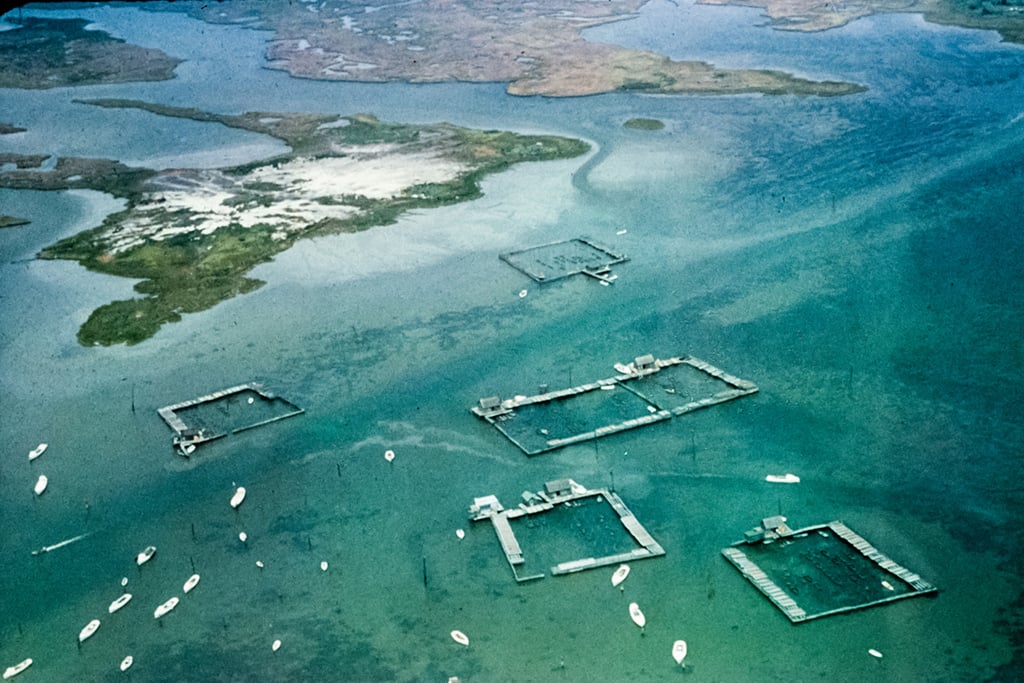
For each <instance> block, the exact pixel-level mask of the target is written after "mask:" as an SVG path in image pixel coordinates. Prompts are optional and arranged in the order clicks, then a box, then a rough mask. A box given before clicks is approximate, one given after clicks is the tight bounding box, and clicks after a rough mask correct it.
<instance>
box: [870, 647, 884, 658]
mask: <svg viewBox="0 0 1024 683" xmlns="http://www.w3.org/2000/svg"><path fill="white" fill-rule="evenodd" d="M868 654H869V655H871V656H872V657H877V658H878V659H881V658H882V656H883V655H882V653H881V652H879V651H878V650H876V649H875V648H871V649H870V650H868Z"/></svg>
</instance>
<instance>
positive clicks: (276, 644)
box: [270, 640, 281, 652]
mask: <svg viewBox="0 0 1024 683" xmlns="http://www.w3.org/2000/svg"><path fill="white" fill-rule="evenodd" d="M270 649H271V650H272V651H273V652H277V651H278V650H280V649H281V641H280V640H275V641H274V642H273V643H272V644H271V645H270Z"/></svg>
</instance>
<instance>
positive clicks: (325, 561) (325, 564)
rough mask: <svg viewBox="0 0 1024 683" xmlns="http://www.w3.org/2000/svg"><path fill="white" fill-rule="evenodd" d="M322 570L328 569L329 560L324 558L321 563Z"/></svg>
mask: <svg viewBox="0 0 1024 683" xmlns="http://www.w3.org/2000/svg"><path fill="white" fill-rule="evenodd" d="M320 571H322V572H325V571H327V560H324V561H323V562H321V563H320Z"/></svg>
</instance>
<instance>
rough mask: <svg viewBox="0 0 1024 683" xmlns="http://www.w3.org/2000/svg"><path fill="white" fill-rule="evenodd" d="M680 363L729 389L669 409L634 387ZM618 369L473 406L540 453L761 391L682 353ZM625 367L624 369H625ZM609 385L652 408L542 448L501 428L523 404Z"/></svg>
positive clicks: (529, 450)
mask: <svg viewBox="0 0 1024 683" xmlns="http://www.w3.org/2000/svg"><path fill="white" fill-rule="evenodd" d="M638 360H639V359H638ZM677 365H688V366H690V367H692V368H694V369H696V370H698V371H700V372H703V373H704V374H706V375H708V376H709V377H712V378H714V379H717V380H719V381H721V382H724V383H725V384H726V385H727V386H728V387H729V388H728V389H726V390H723V391H719V392H717V393H715V394H714V395H712V396H708V397H706V398H702V399H700V400H697V401H691V402H689V403H686V404H684V405H682V406H677V407H675V408H671V409H666V408H664V407H662V406H661V405H659V404H658V402H657V401H654V400H652V399H651V398H649V397H648V396H646V395H644V394H643V393H641V392H640V391H639V390H637V389H635V388H634V387H633V386H631V383H633V382H635V381H636V380H639V379H641V378H644V377H649V376H651V375H654V374H656V373H657V372H659V371H661V370H662V369H664V368H669V367H673V366H677ZM615 367H616V370H620V372H619V374H617V375H615V376H613V377H608V378H605V379H599V380H597V381H595V382H588V383H586V384H579V385H577V386H573V387H569V388H567V389H559V390H556V391H546V392H543V393H540V394H534V395H532V396H517V397H515V398H511V399H505V400H500V399H498V398H497V397H491V398H487V399H481V400H480V401H479V402H478V405H475V406H473V407H471V408H470V412H472V413H473V414H474V415H476V416H477V417H479V418H481V419H482V420H485V421H486V422H488V423H489V424H491V425H492V426H493V427H494V428H495V429H497V430H498V431H499V432H501V433H502V435H503V436H504V437H505V438H506V439H508V440H509V441H511V442H512V443H513V444H514V445H515V446H516V447H517V448H519V450H521V451H523V452H524V453H526V454H527V455H538V454H540V453H546V452H548V451H552V450H555V449H558V448H564V447H565V446H570V445H572V444H577V443H581V442H583V441H591V440H594V439H599V438H601V437H604V436H609V435H611V434H616V433H618V432H622V431H626V430H629V429H636V428H638V427H645V426H647V425H650V424H653V423H655V422H661V421H663V420H669V419H672V418H673V417H677V416H680V415H684V414H686V413H691V412H693V411H695V410H701V409H703V408H708V407H710V406H714V405H718V404H720V403H725V402H726V401H732V400H735V399H737V398H741V397H743V396H749V395H751V394H755V393H757V391H758V388H757V385H756V384H754V383H753V382H750V381H747V380H745V379H741V378H739V377H736V376H734V375H731V374H729V373H727V372H725V371H724V370H722V369H721V368H718V367H715V366H714V365H711V364H710V363H708V362H707V361H703V360H701V359H699V358H694V357H692V356H679V357H674V358H668V359H657V360H653V362H650V363H649V364H648V365H645V366H644V367H639V368H638V367H636V365H635V364H630V365H629V366H624V365H621V364H618V363H617V364H616V366H615ZM623 370H625V372H622V371H623ZM606 387H620V388H622V389H625V390H626V391H629V392H630V393H632V394H633V395H635V396H637V397H638V398H640V399H641V400H642V401H643V402H644V403H646V404H647V407H648V410H649V411H650V412H649V413H648V414H646V415H640V416H638V417H634V418H630V419H626V420H623V421H621V422H616V423H613V424H609V425H604V426H601V427H598V428H596V429H592V430H588V431H586V432H581V433H579V434H573V435H572V436H566V437H561V438H554V439H548V440H547V441H546V442H545V443H544V446H543V447H540V448H530V447H527V446H526V445H525V444H523V443H522V442H521V441H519V440H518V439H516V438H515V437H514V436H513V435H512V434H511V433H509V431H508V430H506V429H505V428H503V427H502V425H501V421H502V420H505V419H508V418H509V417H513V416H514V415H515V411H516V410H517V409H519V408H522V407H524V406H531V405H537V404H543V403H551V402H554V401H564V400H569V399H571V398H573V397H575V396H579V395H581V394H587V393H590V392H594V391H599V390H601V389H604V388H606Z"/></svg>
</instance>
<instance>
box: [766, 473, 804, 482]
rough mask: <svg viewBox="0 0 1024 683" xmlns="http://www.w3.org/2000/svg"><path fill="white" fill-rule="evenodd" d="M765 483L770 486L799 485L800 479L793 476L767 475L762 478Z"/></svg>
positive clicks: (787, 474) (788, 474)
mask: <svg viewBox="0 0 1024 683" xmlns="http://www.w3.org/2000/svg"><path fill="white" fill-rule="evenodd" d="M764 480H765V481H767V482H771V483H772V484H799V483H800V477H798V476H796V475H795V474H790V473H788V472H787V473H786V474H769V475H768V476H767V477H765V478H764Z"/></svg>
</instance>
